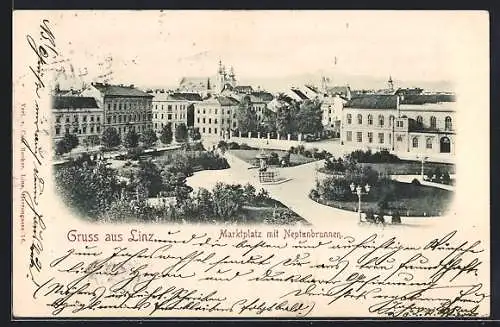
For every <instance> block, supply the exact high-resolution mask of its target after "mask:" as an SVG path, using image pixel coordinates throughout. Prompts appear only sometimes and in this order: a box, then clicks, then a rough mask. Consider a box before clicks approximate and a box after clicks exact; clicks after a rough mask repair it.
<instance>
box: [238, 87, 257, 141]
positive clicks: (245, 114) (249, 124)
mask: <svg viewBox="0 0 500 327" xmlns="http://www.w3.org/2000/svg"><path fill="white" fill-rule="evenodd" d="M236 119H237V120H238V129H239V130H240V131H241V132H242V133H243V134H246V133H248V132H253V131H256V130H257V127H258V120H257V113H256V112H255V110H254V109H253V108H252V102H251V100H250V97H249V96H245V97H244V98H243V100H242V101H241V102H240V105H239V108H238V110H237V112H236Z"/></svg>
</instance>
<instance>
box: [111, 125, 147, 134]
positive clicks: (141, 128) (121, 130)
mask: <svg viewBox="0 0 500 327" xmlns="http://www.w3.org/2000/svg"><path fill="white" fill-rule="evenodd" d="M149 128H151V126H148V125H139V126H137V132H144V131H146V130H147V129H149ZM117 130H118V133H119V134H121V133H127V132H128V131H130V130H132V131H135V130H136V126H129V127H128V128H127V126H123V127H122V126H119V127H118V129H117Z"/></svg>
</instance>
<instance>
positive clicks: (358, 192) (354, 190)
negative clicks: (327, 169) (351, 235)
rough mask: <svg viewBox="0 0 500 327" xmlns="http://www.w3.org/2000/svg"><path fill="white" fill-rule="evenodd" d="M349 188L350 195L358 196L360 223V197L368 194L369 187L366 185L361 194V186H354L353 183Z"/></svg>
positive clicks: (360, 220)
mask: <svg viewBox="0 0 500 327" xmlns="http://www.w3.org/2000/svg"><path fill="white" fill-rule="evenodd" d="M349 186H350V188H351V192H352V194H356V195H357V196H358V213H359V222H362V219H361V196H362V195H366V194H368V193H369V192H370V188H371V186H370V185H368V184H366V185H365V187H364V189H365V192H363V187H362V186H361V185H357V186H356V185H355V184H354V183H351V185H349Z"/></svg>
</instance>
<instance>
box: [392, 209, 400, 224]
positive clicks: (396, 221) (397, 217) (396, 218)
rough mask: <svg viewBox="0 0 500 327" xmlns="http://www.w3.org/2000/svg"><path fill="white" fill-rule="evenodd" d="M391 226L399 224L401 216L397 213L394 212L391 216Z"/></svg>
mask: <svg viewBox="0 0 500 327" xmlns="http://www.w3.org/2000/svg"><path fill="white" fill-rule="evenodd" d="M391 223H392V224H397V225H399V224H401V215H400V214H399V212H395V213H394V214H393V215H392V221H391Z"/></svg>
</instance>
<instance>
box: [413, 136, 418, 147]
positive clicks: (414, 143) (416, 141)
mask: <svg viewBox="0 0 500 327" xmlns="http://www.w3.org/2000/svg"><path fill="white" fill-rule="evenodd" d="M412 145H413V147H414V148H418V137H414V138H413V140H412Z"/></svg>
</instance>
